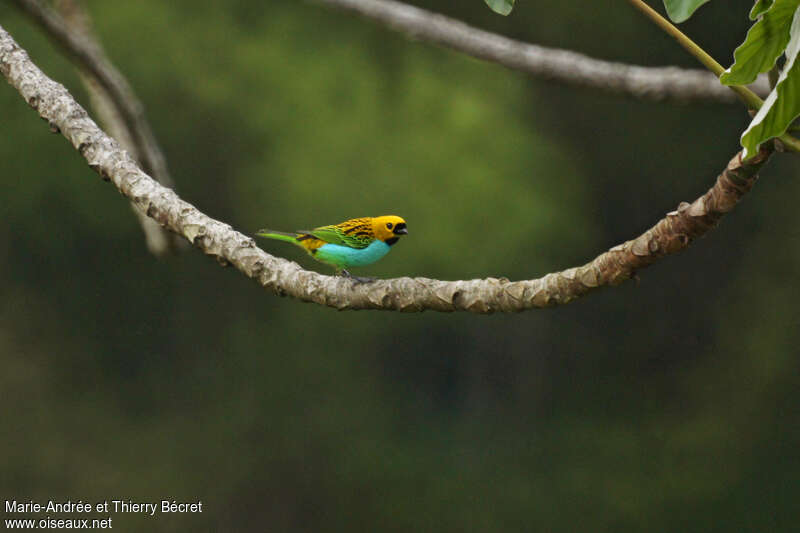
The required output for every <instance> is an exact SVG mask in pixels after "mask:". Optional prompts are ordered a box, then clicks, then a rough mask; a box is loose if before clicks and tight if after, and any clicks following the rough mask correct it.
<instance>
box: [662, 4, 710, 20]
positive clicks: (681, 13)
mask: <svg viewBox="0 0 800 533" xmlns="http://www.w3.org/2000/svg"><path fill="white" fill-rule="evenodd" d="M706 2H708V0H664V7H665V8H667V15H669V18H671V19H672V22H683V21H684V20H686V19H688V18H689V17H691V16H692V13H694V12H695V10H696V9H697V8H698V7H700V6H702V5H703V4H705V3H706Z"/></svg>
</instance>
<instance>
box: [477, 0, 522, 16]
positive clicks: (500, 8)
mask: <svg viewBox="0 0 800 533" xmlns="http://www.w3.org/2000/svg"><path fill="white" fill-rule="evenodd" d="M483 1H484V2H486V5H487V6H489V7H490V8H491V10H492V11H494V12H495V13H499V14H501V15H508V14H509V13H511V10H512V9H514V2H515V1H516V0H483Z"/></svg>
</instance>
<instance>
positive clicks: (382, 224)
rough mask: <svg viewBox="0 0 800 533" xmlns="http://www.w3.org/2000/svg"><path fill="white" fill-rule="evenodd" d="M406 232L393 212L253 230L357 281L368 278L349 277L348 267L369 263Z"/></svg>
mask: <svg viewBox="0 0 800 533" xmlns="http://www.w3.org/2000/svg"><path fill="white" fill-rule="evenodd" d="M406 234H408V229H407V227H406V221H405V220H403V219H402V218H400V217H398V216H394V215H385V216H381V217H364V218H354V219H351V220H345V221H344V222H341V223H339V224H333V225H330V226H321V227H319V228H315V229H312V230H310V231H297V232H295V233H284V232H282V231H273V230H269V229H262V230H258V231H257V232H256V235H258V236H259V237H266V238H268V239H277V240H279V241H286V242H290V243H292V244H295V245H297V246H299V247H301V248H303V249H304V250H305V251H306V252H308V254H309V255H310V256H311V257H313V258H314V259H316V260H317V261H321V262H322V263H326V264H328V265H331V266H332V267H333V268H335V269H336V274H341V275H344V276H347V277H349V278H353V279H355V280H358V281H371V280H369V279H368V278H358V277H356V276H353V275H352V274H350V272H348V271H347V269H348V268H350V267H354V266H365V265H371V264H372V263H374V262H375V261H377V260H378V259H380V258H381V257H383V256H384V255H386V254H387V253H389V250H390V249H391V247H392V246H394V244H395V243H396V242H397V241H398V240H400V236H401V235H406Z"/></svg>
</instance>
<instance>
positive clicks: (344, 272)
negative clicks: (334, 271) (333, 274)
mask: <svg viewBox="0 0 800 533" xmlns="http://www.w3.org/2000/svg"><path fill="white" fill-rule="evenodd" d="M338 274H339V275H340V276H343V277H345V278H350V279H351V280H353V283H372V282H373V281H375V278H362V277H360V276H354V275H352V274H351V273H350V272H348V271H347V270H345V269H342V270H340V271H339V272H338Z"/></svg>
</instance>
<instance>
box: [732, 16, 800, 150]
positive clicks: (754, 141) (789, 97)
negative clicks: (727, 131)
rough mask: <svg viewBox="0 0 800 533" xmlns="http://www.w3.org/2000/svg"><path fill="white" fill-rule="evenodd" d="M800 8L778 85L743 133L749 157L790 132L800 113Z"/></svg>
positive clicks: (792, 28)
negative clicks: (799, 58)
mask: <svg viewBox="0 0 800 533" xmlns="http://www.w3.org/2000/svg"><path fill="white" fill-rule="evenodd" d="M799 52H800V9H798V10H797V11H795V13H794V17H793V18H792V26H791V38H790V39H789V45H788V46H787V47H786V64H785V65H784V66H783V72H781V75H780V77H779V78H778V84H777V85H775V88H774V89H773V90H772V92H771V93H770V94H769V96H768V97H767V99H766V101H765V102H764V105H762V106H761V109H759V110H758V113H756V116H755V117H753V121H752V122H751V123H750V126H748V128H747V129H746V130H745V132H744V133H743V134H742V146H743V147H744V153H743V154H742V159H748V158H750V157H752V156H754V155H755V154H756V153H758V147H759V145H760V144H761V143H763V142H764V141H766V140H767V139H771V138H773V137H777V136H778V135H782V134H783V133H785V132H786V129H787V128H788V127H789V125H790V124H791V123H792V121H793V120H794V119H795V118H797V117H798V116H800V61H797V55H798V53H799Z"/></svg>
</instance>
